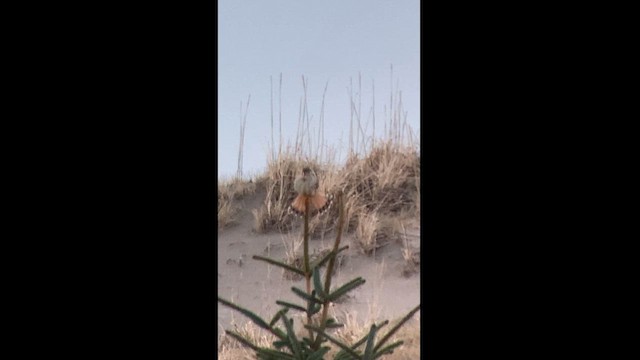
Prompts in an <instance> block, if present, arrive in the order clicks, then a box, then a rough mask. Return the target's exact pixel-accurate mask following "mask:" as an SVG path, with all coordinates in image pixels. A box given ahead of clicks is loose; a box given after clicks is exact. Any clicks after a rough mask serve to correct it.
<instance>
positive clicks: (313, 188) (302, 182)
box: [289, 167, 333, 215]
mask: <svg viewBox="0 0 640 360" xmlns="http://www.w3.org/2000/svg"><path fill="white" fill-rule="evenodd" d="M318 186H319V184H318V177H317V176H316V173H315V172H314V171H313V170H311V169H310V168H308V167H305V168H304V169H302V175H300V176H298V177H297V178H296V179H295V181H294V183H293V188H294V190H295V191H296V192H297V193H298V196H296V198H295V199H294V200H293V203H292V204H291V206H290V207H289V210H291V211H292V212H293V213H295V214H297V215H304V212H305V209H306V205H305V201H306V199H307V198H308V199H309V212H312V211H318V212H319V213H323V212H324V211H326V210H327V209H328V208H329V207H330V206H331V203H332V200H333V197H332V196H331V195H329V196H328V197H327V196H324V195H322V194H319V193H317V190H318Z"/></svg>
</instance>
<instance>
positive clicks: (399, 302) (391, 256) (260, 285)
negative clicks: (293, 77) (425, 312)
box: [218, 191, 420, 333]
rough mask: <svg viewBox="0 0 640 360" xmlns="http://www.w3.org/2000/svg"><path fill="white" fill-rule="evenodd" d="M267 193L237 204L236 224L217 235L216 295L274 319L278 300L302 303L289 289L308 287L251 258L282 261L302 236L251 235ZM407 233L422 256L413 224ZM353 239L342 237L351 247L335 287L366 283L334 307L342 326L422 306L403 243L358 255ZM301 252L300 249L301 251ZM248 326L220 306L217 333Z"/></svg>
mask: <svg viewBox="0 0 640 360" xmlns="http://www.w3.org/2000/svg"><path fill="white" fill-rule="evenodd" d="M264 196H265V194H264V192H260V191H258V192H256V193H255V194H253V195H251V196H248V197H246V198H245V199H243V200H239V201H240V202H241V203H242V204H243V206H242V210H241V212H240V214H239V215H238V221H237V223H236V224H234V225H231V226H230V227H228V228H225V229H224V230H222V231H219V236H218V295H219V296H220V297H223V298H225V299H231V300H233V301H235V302H237V303H238V304H239V305H241V306H243V307H246V308H248V309H251V310H253V311H254V312H256V313H257V314H258V315H260V316H263V317H264V318H266V319H270V318H271V317H272V316H273V314H275V312H276V311H277V310H278V309H279V306H278V305H276V304H275V301H276V300H280V299H281V300H285V301H291V302H294V303H301V301H300V300H298V299H299V298H297V297H296V296H295V295H294V294H293V293H292V292H291V290H290V288H291V287H292V286H297V287H299V288H302V289H304V288H305V282H304V279H301V280H295V281H294V280H287V279H285V278H283V275H282V270H280V269H279V268H276V267H274V266H270V265H268V264H267V263H265V262H262V261H257V260H254V259H252V258H251V257H252V256H253V255H263V256H270V257H274V258H276V259H281V260H282V259H284V258H285V252H286V249H287V247H291V243H292V241H293V240H294V238H295V237H296V236H298V237H301V236H302V235H301V231H299V230H294V232H292V233H291V234H279V233H268V234H256V233H253V232H252V230H251V229H252V227H253V221H254V219H253V214H252V213H251V210H252V209H255V208H258V207H259V206H260V204H261V202H262V200H263V199H264ZM407 233H408V234H409V238H410V240H411V246H412V247H414V248H416V249H417V250H418V251H419V248H420V228H419V225H418V224H417V223H416V224H413V225H409V226H408V228H407ZM333 239H334V235H328V236H327V237H326V238H325V239H324V240H322V239H318V240H312V241H310V251H311V252H313V250H314V249H319V248H326V247H329V246H331V244H332V241H333ZM351 241H352V236H351V235H349V236H346V237H345V238H343V244H349V245H351V246H350V248H349V249H348V250H346V251H345V252H344V253H345V256H344V261H343V263H342V266H341V267H340V268H339V269H338V271H337V274H336V276H335V277H334V280H333V284H334V285H336V286H339V285H341V284H343V283H345V282H347V281H349V280H352V279H354V278H355V277H358V276H362V277H363V278H364V279H366V280H367V282H366V283H365V284H364V285H362V286H361V287H360V288H359V289H356V290H355V291H354V292H353V293H352V294H353V297H351V298H349V299H347V300H346V301H345V302H344V303H341V304H336V306H334V309H335V311H336V312H335V315H336V316H337V317H338V320H339V321H344V320H343V319H344V313H345V312H349V313H350V314H351V315H352V316H353V315H356V317H357V320H359V321H360V322H366V324H370V323H371V321H372V320H384V319H390V320H392V319H396V318H398V317H400V316H403V315H404V314H406V313H407V312H408V311H409V310H410V309H411V308H413V307H415V306H416V305H418V304H419V303H420V276H419V273H417V274H414V275H412V276H410V277H408V278H407V277H404V276H403V275H402V267H403V264H404V260H403V258H402V247H401V245H400V244H396V243H391V244H389V245H386V246H385V247H382V248H380V249H378V250H377V252H376V253H375V255H374V256H366V255H363V254H360V253H359V252H358V250H357V246H355V245H353V244H351ZM298 251H299V253H302V248H301V247H300V248H299V249H298ZM247 321H248V319H247V318H245V317H244V316H243V315H241V314H239V313H238V312H235V311H232V310H231V309H229V308H227V307H225V306H222V305H220V304H218V332H219V333H222V329H223V328H231V326H232V323H235V324H237V325H238V326H242V325H243V324H245V323H246V322H247Z"/></svg>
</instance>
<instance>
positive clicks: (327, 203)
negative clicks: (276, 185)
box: [290, 194, 333, 216]
mask: <svg viewBox="0 0 640 360" xmlns="http://www.w3.org/2000/svg"><path fill="white" fill-rule="evenodd" d="M307 198H309V212H310V213H312V212H313V211H318V213H319V214H322V213H323V212H325V211H327V209H329V207H331V204H332V203H333V197H332V196H331V195H329V196H324V195H321V194H314V195H311V196H307V195H302V194H300V195H298V196H296V198H295V199H293V203H291V207H290V209H291V211H292V212H293V213H295V214H296V215H300V216H304V211H305V208H306V206H305V200H306V199H307Z"/></svg>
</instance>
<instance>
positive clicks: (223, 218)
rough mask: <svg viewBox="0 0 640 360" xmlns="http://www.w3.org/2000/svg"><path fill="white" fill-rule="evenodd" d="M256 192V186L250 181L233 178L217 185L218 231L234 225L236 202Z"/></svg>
mask: <svg viewBox="0 0 640 360" xmlns="http://www.w3.org/2000/svg"><path fill="white" fill-rule="evenodd" d="M255 191H256V184H255V183H254V182H253V181H251V180H242V179H239V178H234V179H232V180H229V181H223V182H221V183H219V184H218V230H222V229H224V228H225V227H228V226H230V225H233V224H235V222H236V220H237V219H236V215H237V213H238V209H239V206H238V203H237V200H240V199H242V198H244V197H245V196H247V195H251V194H253V193H255Z"/></svg>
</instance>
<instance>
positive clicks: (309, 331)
mask: <svg viewBox="0 0 640 360" xmlns="http://www.w3.org/2000/svg"><path fill="white" fill-rule="evenodd" d="M343 199H344V198H343V194H341V193H338V194H337V204H336V207H337V208H338V211H339V215H338V227H337V232H336V239H335V242H334V244H333V248H332V249H331V250H330V251H328V252H326V254H325V255H324V256H318V257H317V258H316V259H312V257H311V256H310V254H309V206H308V203H309V198H307V200H306V201H307V206H306V207H305V209H306V210H305V214H304V232H303V244H302V246H303V250H304V252H303V253H304V257H303V266H302V269H300V268H298V267H293V266H291V265H288V264H286V263H283V262H280V261H277V260H275V259H271V258H266V257H263V256H258V255H254V256H253V259H255V260H261V261H265V262H267V263H269V264H271V265H275V266H278V267H281V268H283V269H284V270H285V271H290V272H293V273H297V274H299V275H302V276H303V277H304V278H305V282H306V291H305V290H303V289H300V288H297V287H292V288H291V290H292V291H293V293H294V294H295V295H297V296H298V297H299V298H300V299H298V301H302V304H295V303H291V302H286V301H282V300H278V301H276V304H278V305H279V306H281V308H280V310H279V311H277V312H276V313H275V315H274V316H273V317H272V318H271V320H270V321H268V320H266V319H263V318H261V317H260V316H258V315H256V314H255V313H254V312H252V311H251V310H248V309H245V308H243V307H241V306H239V305H237V304H235V303H234V302H232V301H228V300H226V299H224V298H221V297H220V296H218V302H219V303H221V304H222V305H224V306H227V307H229V308H231V309H233V310H235V311H238V312H240V313H241V314H243V315H244V316H246V317H248V318H249V319H250V320H251V321H252V322H253V323H254V324H256V325H257V326H258V327H260V328H261V329H263V330H266V331H267V332H269V333H270V334H271V335H272V336H274V337H275V339H274V341H272V342H271V344H269V346H261V345H260V344H257V343H256V342H255V341H252V339H251V338H250V337H249V336H247V334H246V333H245V334H244V336H243V334H242V333H241V332H239V331H238V330H237V329H236V330H235V331H234V330H228V329H227V330H225V333H226V334H227V335H228V336H230V337H232V338H233V339H235V340H236V341H238V342H240V343H241V344H242V345H244V346H245V347H248V348H250V349H251V350H253V352H254V353H255V355H256V357H257V358H258V359H290V358H295V359H300V360H302V359H306V360H312V359H315V360H321V359H324V357H325V355H326V354H327V353H328V352H329V351H331V350H335V351H336V353H335V355H334V356H333V359H336V360H348V359H354V360H374V359H376V358H379V357H381V356H383V355H388V354H392V353H393V352H394V350H395V349H396V348H398V347H400V346H401V345H402V344H403V343H404V342H403V341H393V342H391V341H390V340H392V339H393V338H394V337H395V335H397V332H398V330H399V329H400V328H401V327H402V326H403V325H404V324H405V323H407V322H408V321H409V320H410V319H411V317H413V315H414V314H415V313H416V312H418V311H419V310H420V305H418V306H416V307H415V308H413V309H412V310H411V311H409V313H408V314H407V315H405V316H404V317H403V318H402V319H401V320H400V321H399V322H398V323H397V324H395V325H394V326H392V327H390V328H388V329H385V330H387V331H385V332H384V335H382V336H381V333H382V332H380V330H381V329H382V328H383V327H385V326H386V325H387V324H388V323H389V321H383V322H381V323H378V324H376V323H374V324H372V325H371V327H370V328H369V331H368V332H366V333H365V334H364V336H362V337H361V338H360V339H359V340H357V341H352V342H345V341H342V340H340V339H338V338H336V337H334V334H332V331H331V330H332V329H336V328H341V327H344V324H341V323H339V322H338V321H337V320H336V318H335V317H333V316H329V309H330V307H332V306H333V304H334V303H335V301H336V300H338V299H340V298H343V297H345V296H346V295H347V294H348V293H349V292H351V291H353V290H355V289H356V288H358V287H360V286H362V285H363V284H364V283H365V282H366V280H365V279H363V278H362V277H357V278H355V279H353V280H351V281H348V282H346V283H344V284H342V285H341V286H338V287H336V286H335V285H334V286H332V278H333V270H334V269H335V266H336V257H337V255H338V254H339V253H340V252H341V251H343V250H346V249H347V248H348V246H345V247H340V242H341V240H342V230H343V228H344V223H345V221H344V220H345V207H344V201H343ZM325 264H326V266H327V269H326V271H325V272H324V274H321V270H320V269H321V268H322V266H323V265H325ZM323 275H324V279H323ZM289 311H292V312H294V313H295V312H298V314H300V313H301V314H303V315H306V319H304V320H302V321H303V328H304V329H300V328H298V329H296V328H295V327H294V318H293V317H290V316H289V315H288V312H289ZM280 320H282V321H280ZM280 322H282V325H283V326H284V327H280V326H278V324H279V323H280ZM254 338H255V337H254ZM329 344H331V345H332V346H326V345H329ZM323 345H324V346H323Z"/></svg>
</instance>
